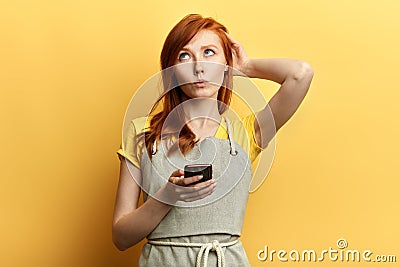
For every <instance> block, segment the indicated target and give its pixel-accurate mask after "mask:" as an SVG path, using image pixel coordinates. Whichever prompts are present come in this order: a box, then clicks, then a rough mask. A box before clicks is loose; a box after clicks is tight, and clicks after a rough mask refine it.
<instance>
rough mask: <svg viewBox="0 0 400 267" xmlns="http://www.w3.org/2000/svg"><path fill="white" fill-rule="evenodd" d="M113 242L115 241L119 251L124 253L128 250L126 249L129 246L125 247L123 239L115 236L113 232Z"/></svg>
mask: <svg viewBox="0 0 400 267" xmlns="http://www.w3.org/2000/svg"><path fill="white" fill-rule="evenodd" d="M112 240H113V243H114V246H115V247H116V248H117V249H118V250H119V251H124V250H126V249H127V248H128V247H127V246H125V245H124V244H123V242H122V240H121V238H119V237H118V235H117V234H115V233H114V232H113V235H112Z"/></svg>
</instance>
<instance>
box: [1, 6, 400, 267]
mask: <svg viewBox="0 0 400 267" xmlns="http://www.w3.org/2000/svg"><path fill="white" fill-rule="evenodd" d="M399 12H400V3H399V2H398V1H394V0H392V1H386V0H382V1H344V0H338V1H322V0H321V1H316V0H305V1H294V0H293V1H288V0H284V1H256V0H249V1H209V0H207V1H196V2H190V1H151V0H150V1H2V2H1V8H0V32H1V41H0V47H1V49H0V66H1V69H0V86H1V87H0V89H1V97H0V108H1V112H0V122H1V139H0V144H1V159H0V162H1V169H0V173H1V180H0V203H1V204H0V205H1V206H0V207H1V208H0V211H1V220H0V229H1V230H0V231H1V239H0V240H1V241H0V265H1V266H8V267H13V266H18V267H24V266H41V267H48V266H49V267H50V266H74V267H87V266H104V267H111V266H135V265H136V262H137V260H138V254H139V253H140V248H141V245H142V244H143V243H141V244H140V245H138V246H136V247H134V248H132V249H130V250H128V251H125V252H118V251H117V249H116V248H115V247H114V246H113V244H112V241H111V219H112V212H113V204H114V199H115V192H116V186H117V182H118V173H119V161H118V157H117V155H116V150H117V149H118V148H119V145H120V142H121V132H122V121H123V118H124V112H125V109H126V107H127V105H128V103H129V101H130V98H131V97H132V95H133V94H134V92H135V90H136V89H137V88H138V87H139V86H140V84H142V83H143V82H144V81H145V80H146V79H147V78H148V77H150V76H151V75H153V74H155V73H156V72H157V71H159V54H160V51H161V47H162V44H163V41H164V39H165V37H166V35H167V33H168V31H169V30H170V29H171V28H172V27H173V25H175V23H177V22H178V21H179V20H180V19H181V18H182V17H183V16H184V15H186V14H188V13H200V14H203V15H206V16H212V17H214V18H216V19H217V20H219V21H220V22H222V23H223V24H225V25H226V26H227V27H228V29H229V31H230V33H231V34H232V35H233V36H234V37H235V38H236V39H237V40H239V41H240V42H241V43H242V45H243V46H244V47H245V49H246V51H247V54H248V55H249V56H251V57H288V58H297V59H302V60H305V61H307V62H309V63H310V64H311V65H312V66H313V68H314V71H315V76H314V80H313V82H312V85H311V89H310V91H309V93H308V95H307V96H306V98H305V100H304V102H303V103H302V105H301V106H300V108H299V110H298V111H297V113H296V114H295V115H294V116H293V118H292V119H291V120H290V121H289V122H288V123H287V124H286V125H285V126H284V127H283V128H282V129H281V130H280V131H279V132H278V134H277V139H276V140H277V149H276V154H275V159H274V163H273V166H272V169H271V171H270V173H269V174H268V177H267V179H266V180H265V182H264V184H263V185H262V186H261V188H259V189H258V190H257V191H256V192H255V193H252V194H251V195H250V199H249V202H248V209H247V213H246V219H245V224H244V229H243V236H242V238H241V240H242V242H243V244H244V246H245V249H246V252H247V255H248V257H249V260H250V262H251V263H252V266H309V263H293V262H290V261H289V262H286V263H284V262H279V261H278V260H276V259H275V260H274V261H272V262H271V261H268V260H267V261H265V262H261V261H259V260H258V259H257V251H258V250H260V249H263V248H264V246H266V245H267V246H268V247H269V249H275V250H280V249H284V250H286V251H290V250H292V249H297V250H303V249H314V250H316V251H321V250H323V249H329V247H332V248H337V246H336V241H337V240H338V239H339V238H345V239H346V240H347V242H348V249H359V250H364V249H369V250H371V251H373V252H374V254H373V255H376V254H386V255H387V254H392V255H396V256H397V257H398V258H399V257H400V250H399V237H400V230H399V225H400V215H399V203H400V197H399V193H398V190H399V187H400V182H399V178H400V175H399V157H398V153H399V151H400V142H399V141H398V137H399V136H400V126H399V119H398V115H399V114H400V105H398V99H399V97H400V92H399V90H400V86H399V84H400V83H399V81H398V77H399V75H398V72H399V69H400V65H399V62H400V54H399V52H398V48H399V47H400V37H399V36H400V35H399V33H400V16H399ZM255 82H256V83H257V84H258V85H259V87H260V89H261V90H262V92H263V93H264V95H265V97H266V98H267V99H268V98H270V97H271V96H272V95H273V93H275V92H276V90H277V89H278V85H277V84H274V83H272V82H269V81H255ZM398 261H399V260H398ZM365 264H366V263H358V264H353V263H344V262H331V261H329V260H328V259H326V260H325V261H324V262H319V263H315V264H312V266H314V265H315V266H322V265H323V266H325V265H327V266H364V265H365ZM380 265H382V264H378V263H376V264H374V263H369V264H368V266H380ZM386 266H395V264H393V263H391V264H389V263H388V264H386Z"/></svg>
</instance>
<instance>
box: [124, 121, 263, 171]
mask: <svg viewBox="0 0 400 267" xmlns="http://www.w3.org/2000/svg"><path fill="white" fill-rule="evenodd" d="M254 120H255V114H251V115H248V116H245V117H243V118H240V120H239V119H237V120H232V121H231V125H232V135H233V139H234V140H235V142H236V143H238V144H239V145H240V146H241V147H242V148H243V150H244V151H246V153H247V155H248V156H249V158H250V160H251V162H253V161H254V160H255V159H256V158H257V156H258V154H259V153H260V152H261V150H262V148H261V147H260V146H258V144H257V142H256V136H255V130H254ZM149 122H150V120H146V117H140V118H136V119H134V120H132V121H131V122H130V123H129V126H128V129H127V132H126V134H125V135H124V142H123V143H122V144H121V146H120V149H119V150H118V151H117V154H118V155H119V156H122V157H125V158H126V159H128V160H129V161H130V162H131V163H132V164H133V165H135V166H136V167H138V168H139V169H140V160H141V158H142V154H143V151H144V149H145V147H144V145H143V144H142V145H139V144H137V143H136V138H135V136H136V134H139V133H141V132H143V131H144V130H145V129H146V128H147V127H148V126H149V125H148V123H149ZM214 137H216V138H220V139H227V140H228V139H229V138H228V131H227V128H226V122H225V120H224V119H222V121H221V123H220V125H219V127H218V129H217V132H216V133H215V135H214ZM120 159H121V158H120Z"/></svg>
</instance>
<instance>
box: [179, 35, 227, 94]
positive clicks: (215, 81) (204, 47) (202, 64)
mask: <svg viewBox="0 0 400 267" xmlns="http://www.w3.org/2000/svg"><path fill="white" fill-rule="evenodd" d="M226 64H227V63H226V59H225V55H224V50H223V48H222V45H221V40H220V38H219V37H218V35H217V34H215V33H214V32H213V31H210V30H201V31H199V32H198V33H197V34H196V35H195V36H194V37H193V38H192V40H190V42H189V43H188V44H186V45H185V46H184V47H183V48H182V50H181V51H180V52H179V54H178V58H177V59H176V60H175V65H174V73H175V75H176V78H177V80H178V83H179V84H180V87H181V89H182V91H183V92H184V93H185V94H186V95H187V96H188V97H189V98H197V97H207V98H215V99H216V98H217V96H218V90H219V88H220V87H221V85H222V83H223V80H224V71H225V70H226V68H227V66H226Z"/></svg>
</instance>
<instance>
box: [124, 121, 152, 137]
mask: <svg viewBox="0 0 400 267" xmlns="http://www.w3.org/2000/svg"><path fill="white" fill-rule="evenodd" d="M149 123H150V119H148V117H137V118H134V119H132V120H131V121H130V122H129V123H128V124H127V125H126V126H125V127H126V128H128V131H129V132H133V133H134V134H140V133H142V132H144V131H145V130H146V129H147V128H148V126H149Z"/></svg>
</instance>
